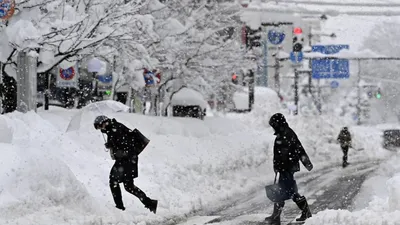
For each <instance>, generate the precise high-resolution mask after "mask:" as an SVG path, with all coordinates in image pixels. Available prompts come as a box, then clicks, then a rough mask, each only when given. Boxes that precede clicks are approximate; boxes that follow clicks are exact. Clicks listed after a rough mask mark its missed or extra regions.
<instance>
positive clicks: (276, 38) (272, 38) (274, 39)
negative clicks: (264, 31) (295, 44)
mask: <svg viewBox="0 0 400 225" xmlns="http://www.w3.org/2000/svg"><path fill="white" fill-rule="evenodd" d="M285 36H286V35H285V33H284V32H283V31H280V30H269V31H268V41H269V42H270V43H271V44H273V45H280V44H281V43H282V42H283V40H285Z"/></svg>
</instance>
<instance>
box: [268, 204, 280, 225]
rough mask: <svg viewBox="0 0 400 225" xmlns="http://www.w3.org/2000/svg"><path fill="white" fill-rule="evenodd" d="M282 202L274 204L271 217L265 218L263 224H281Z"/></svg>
mask: <svg viewBox="0 0 400 225" xmlns="http://www.w3.org/2000/svg"><path fill="white" fill-rule="evenodd" d="M284 205H285V203H284V202H281V203H275V204H274V211H273V212H272V215H271V216H268V217H266V218H265V222H266V223H267V224H269V225H280V224H281V213H282V210H283V206H284Z"/></svg>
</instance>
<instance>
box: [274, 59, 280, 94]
mask: <svg viewBox="0 0 400 225" xmlns="http://www.w3.org/2000/svg"><path fill="white" fill-rule="evenodd" d="M274 67H275V75H274V79H275V90H276V92H277V93H278V95H280V91H281V84H280V79H279V72H280V71H279V70H280V67H281V64H280V59H279V58H278V57H276V55H275V65H274Z"/></svg>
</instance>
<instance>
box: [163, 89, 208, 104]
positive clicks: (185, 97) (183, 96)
mask: <svg viewBox="0 0 400 225" xmlns="http://www.w3.org/2000/svg"><path fill="white" fill-rule="evenodd" d="M171 105H185V106H189V105H199V106H201V107H202V108H203V109H205V108H207V102H206V101H205V100H204V97H203V95H202V94H201V93H200V92H198V91H195V90H193V89H190V88H182V89H181V90H180V91H178V92H177V93H176V94H174V96H173V97H172V99H171Z"/></svg>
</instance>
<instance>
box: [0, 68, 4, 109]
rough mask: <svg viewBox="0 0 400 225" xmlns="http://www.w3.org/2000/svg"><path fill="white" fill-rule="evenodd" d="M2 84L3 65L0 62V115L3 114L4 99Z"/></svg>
mask: <svg viewBox="0 0 400 225" xmlns="http://www.w3.org/2000/svg"><path fill="white" fill-rule="evenodd" d="M4 91H5V90H4V84H3V64H2V63H1V62H0V114H3V112H4V109H3V99H4Z"/></svg>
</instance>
